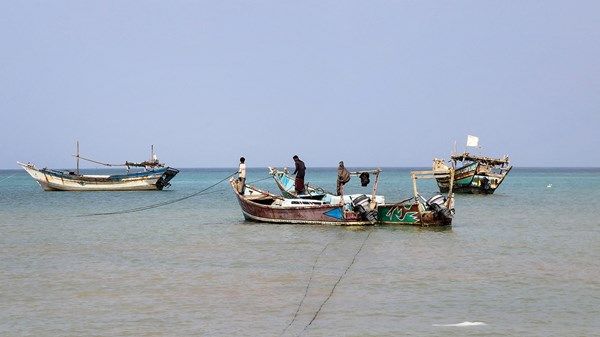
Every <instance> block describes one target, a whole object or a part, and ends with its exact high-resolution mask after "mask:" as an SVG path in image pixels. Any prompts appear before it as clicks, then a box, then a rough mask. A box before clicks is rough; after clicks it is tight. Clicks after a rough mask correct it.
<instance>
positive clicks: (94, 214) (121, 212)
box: [78, 171, 271, 217]
mask: <svg viewBox="0 0 600 337" xmlns="http://www.w3.org/2000/svg"><path fill="white" fill-rule="evenodd" d="M236 174H237V171H236V172H234V173H232V174H230V175H228V176H227V177H225V178H223V179H221V180H219V181H218V182H216V183H214V184H212V185H210V186H208V187H206V188H204V189H202V190H200V191H198V192H195V193H192V194H189V195H186V196H184V197H181V198H177V199H173V200H167V201H163V202H159V203H156V204H152V205H146V206H140V207H135V208H130V209H125V210H120V211H114V212H102V213H90V214H81V215H78V217H89V216H99V215H115V214H125V213H133V212H141V211H145V210H149V209H152V208H157V207H162V206H166V205H171V204H174V203H176V202H180V201H183V200H186V199H189V198H192V197H195V196H198V195H201V194H208V193H213V192H219V191H223V190H217V191H212V192H207V193H205V192H206V191H208V190H209V189H211V188H213V187H215V186H217V185H219V184H220V183H222V182H224V181H225V180H227V179H229V178H231V177H233V176H234V175H236ZM269 178H271V177H270V176H269V177H266V178H263V179H259V180H256V181H254V182H251V183H257V182H259V181H263V180H266V179H269Z"/></svg>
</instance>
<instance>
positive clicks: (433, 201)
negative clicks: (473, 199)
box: [425, 194, 453, 219]
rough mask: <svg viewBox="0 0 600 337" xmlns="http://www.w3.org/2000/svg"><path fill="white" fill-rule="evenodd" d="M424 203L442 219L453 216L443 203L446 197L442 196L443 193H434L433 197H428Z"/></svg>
mask: <svg viewBox="0 0 600 337" xmlns="http://www.w3.org/2000/svg"><path fill="white" fill-rule="evenodd" d="M425 203H426V204H427V206H429V207H430V208H431V210H433V211H434V212H435V213H436V214H437V215H438V216H440V217H442V218H444V219H452V217H453V214H452V211H451V210H449V209H448V208H447V207H446V205H445V203H446V197H444V196H443V195H441V194H438V195H434V196H433V197H431V198H429V200H427V201H426V202H425Z"/></svg>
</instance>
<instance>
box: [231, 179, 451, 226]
mask: <svg viewBox="0 0 600 337" xmlns="http://www.w3.org/2000/svg"><path fill="white" fill-rule="evenodd" d="M372 172H376V179H375V183H374V184H373V190H372V193H371V195H370V196H367V195H366V194H358V195H344V196H336V195H333V194H331V193H328V192H326V191H325V190H323V189H320V188H318V187H312V189H311V190H307V194H306V196H304V197H302V196H296V195H293V194H288V195H290V196H291V198H287V197H285V196H279V195H275V194H273V193H270V192H266V191H262V190H260V189H258V188H256V187H253V186H248V185H245V187H244V189H243V190H244V192H243V193H240V192H239V191H240V187H241V186H239V184H240V182H239V181H238V180H233V179H232V180H231V181H230V183H231V186H232V188H233V190H234V192H235V194H236V197H237V199H238V202H239V204H240V207H241V208H242V213H243V214H244V217H245V218H246V219H247V220H252V221H260V222H270V223H289V224H325V225H328V224H331V225H351V226H359V225H375V224H382V225H419V226H447V225H451V224H452V218H453V215H454V198H453V194H452V191H449V193H448V196H447V197H444V196H441V195H437V196H435V197H433V198H430V199H429V200H425V199H424V198H422V197H421V195H420V194H419V193H418V191H417V185H416V184H417V179H421V178H425V177H429V178H433V177H434V174H433V173H434V172H433V171H415V172H412V173H411V176H412V178H413V196H412V197H411V198H408V199H406V200H403V201H401V202H398V203H393V204H386V203H385V199H384V197H383V196H377V195H376V191H377V182H378V176H379V172H381V171H380V170H374V171H372ZM270 173H271V174H272V176H273V178H274V179H275V181H276V182H277V185H278V187H280V188H281V187H284V188H285V187H286V186H287V184H286V183H285V177H287V179H290V177H289V176H287V173H285V172H283V171H278V170H275V169H272V168H270ZM278 173H283V174H278ZM438 174H440V175H441V174H443V173H441V172H438ZM446 174H448V175H449V176H450V180H451V181H452V180H453V179H452V176H453V172H452V171H449V172H446ZM282 178H284V179H282ZM288 192H289V191H288Z"/></svg>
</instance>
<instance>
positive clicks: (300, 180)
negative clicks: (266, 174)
mask: <svg viewBox="0 0 600 337" xmlns="http://www.w3.org/2000/svg"><path fill="white" fill-rule="evenodd" d="M292 159H294V164H295V165H296V170H295V171H294V173H292V174H295V175H296V180H295V181H294V188H295V189H296V193H297V194H302V193H303V192H304V173H305V172H306V165H304V162H303V161H302V160H300V158H298V156H297V155H296V156H294V157H292Z"/></svg>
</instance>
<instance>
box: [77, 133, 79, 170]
mask: <svg viewBox="0 0 600 337" xmlns="http://www.w3.org/2000/svg"><path fill="white" fill-rule="evenodd" d="M77 175H79V141H77Z"/></svg>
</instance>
